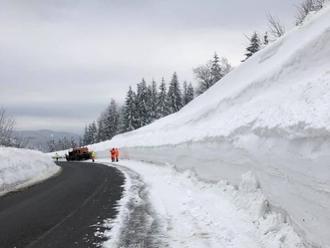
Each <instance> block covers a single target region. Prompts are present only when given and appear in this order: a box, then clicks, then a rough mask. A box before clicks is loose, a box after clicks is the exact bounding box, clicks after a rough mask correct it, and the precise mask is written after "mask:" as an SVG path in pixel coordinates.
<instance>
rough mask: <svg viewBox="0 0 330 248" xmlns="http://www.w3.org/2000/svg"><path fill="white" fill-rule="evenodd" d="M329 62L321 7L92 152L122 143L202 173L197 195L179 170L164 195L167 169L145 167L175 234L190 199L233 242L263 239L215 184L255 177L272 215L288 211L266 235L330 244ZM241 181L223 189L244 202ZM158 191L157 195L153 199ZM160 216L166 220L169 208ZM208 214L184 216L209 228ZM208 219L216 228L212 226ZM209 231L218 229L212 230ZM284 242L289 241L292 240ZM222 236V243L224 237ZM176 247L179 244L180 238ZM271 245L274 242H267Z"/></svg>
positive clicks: (329, 22)
mask: <svg viewBox="0 0 330 248" xmlns="http://www.w3.org/2000/svg"><path fill="white" fill-rule="evenodd" d="M329 58H330V7H325V8H324V9H322V10H321V11H319V12H318V13H313V14H311V16H310V17H309V18H308V20H306V22H305V23H304V25H302V26H298V27H296V28H295V29H294V30H292V31H291V32H289V33H287V34H286V35H285V36H283V37H281V38H280V39H278V40H277V41H276V42H274V43H272V44H270V45H268V46H267V47H266V48H264V49H263V50H261V51H260V52H258V53H256V54H255V55H254V56H253V57H251V58H250V59H248V60H247V61H246V62H245V63H243V64H242V65H241V66H239V67H237V68H236V69H235V70H233V71H232V72H231V73H229V74H228V75H226V76H225V77H224V78H223V79H222V80H220V81H219V82H218V83H217V84H215V85H214V86H213V87H211V88H210V89H209V90H208V91H206V92H205V93H204V94H202V95H201V96H199V97H197V98H196V99H195V100H193V101H192V102H191V103H189V104H188V105H186V106H185V107H184V108H183V109H182V110H180V111H179V112H177V113H175V114H172V115H170V116H167V117H165V118H163V119H160V120H158V121H155V122H154V123H152V124H151V125H148V126H145V127H143V128H140V129H138V130H135V131H132V132H129V133H125V134H121V135H117V136H115V137H114V138H113V139H112V140H110V141H107V142H102V143H98V144H95V145H91V146H90V148H91V149H93V150H95V151H96V152H97V154H98V157H105V156H108V150H109V148H111V147H120V149H121V152H122V157H124V158H127V159H131V160H139V161H148V162H151V163H153V164H154V167H155V168H158V169H159V170H160V171H161V169H160V168H161V167H159V165H164V164H170V165H172V166H173V168H175V169H176V170H177V171H180V172H184V173H188V174H189V173H194V175H195V177H196V178H198V179H193V180H194V181H196V182H195V183H194V185H191V186H193V187H194V191H193V192H191V194H190V193H187V192H189V191H185V190H184V189H185V185H184V184H185V183H187V184H189V182H187V181H186V180H185V178H184V177H183V176H182V177H183V178H181V176H179V175H178V178H177V179H178V180H181V179H182V180H183V182H182V184H180V183H179V182H176V183H174V184H173V185H172V186H171V183H169V184H168V185H167V186H168V189H170V190H169V191H166V190H162V188H158V187H162V186H161V185H164V184H166V181H164V180H166V179H167V178H168V177H167V175H168V174H166V173H165V174H164V179H161V175H159V176H160V177H159V179H158V180H157V181H158V182H156V181H154V180H153V178H152V177H153V174H152V171H153V170H152V169H151V168H152V166H149V167H148V168H149V169H150V170H151V171H150V174H148V173H149V172H148V173H147V172H146V173H145V175H147V174H148V175H149V176H145V177H144V179H145V180H146V181H147V182H148V183H150V184H151V185H152V186H154V188H158V190H157V191H158V192H162V193H161V194H162V198H161V199H160V200H159V201H162V204H163V206H165V208H166V207H167V209H171V210H173V213H174V217H173V220H172V223H173V226H172V227H171V228H173V229H174V230H178V231H179V230H180V227H176V226H175V225H174V223H177V224H178V225H179V223H178V222H176V221H177V219H175V211H178V212H177V214H178V215H179V214H180V213H179V212H180V206H182V204H184V203H185V204H192V205H193V206H201V208H200V210H199V211H200V212H203V211H205V213H209V214H210V215H209V219H211V220H218V221H216V223H220V227H218V229H219V230H220V229H221V228H224V232H223V235H225V234H227V235H226V236H227V238H228V239H229V240H232V242H234V243H233V244H234V245H237V244H239V243H240V242H242V240H245V242H246V244H247V245H250V246H251V247H252V246H253V244H255V243H253V242H256V240H258V239H259V238H258V237H257V238H256V239H254V234H253V232H251V233H249V235H247V234H246V233H244V230H245V228H246V229H249V230H254V229H253V227H247V225H248V224H246V222H244V221H243V223H242V221H241V219H240V217H237V218H236V217H235V213H236V212H235V209H234V210H232V209H233V208H232V205H231V203H230V202H229V203H228V201H226V200H224V198H225V199H226V198H228V197H229V196H227V195H226V194H225V193H221V191H222V190H223V189H225V188H226V186H219V182H222V181H224V180H225V181H228V182H229V183H230V184H231V185H236V186H239V185H240V184H241V181H242V176H243V175H245V176H244V178H246V179H247V181H249V180H250V179H251V178H254V179H253V180H252V179H251V180H252V181H253V182H254V183H255V184H256V185H258V187H257V190H256V192H261V191H262V194H263V196H264V197H265V198H266V199H267V201H268V205H269V209H270V210H271V213H273V215H274V216H276V214H275V213H282V216H284V217H283V221H282V224H279V225H277V224H275V226H276V227H274V228H273V229H270V230H269V231H266V232H264V234H265V235H267V234H268V233H273V232H275V233H276V232H279V233H281V232H282V231H281V230H285V228H286V227H287V228H288V229H290V227H289V226H287V225H285V222H289V223H290V225H291V226H293V227H294V229H295V231H296V232H297V233H298V234H299V235H300V236H301V237H302V238H303V239H304V240H305V242H306V244H308V245H312V246H315V247H324V248H329V247H330V235H329V234H330V233H329V226H330V167H329V161H330V152H329V151H330V59H329ZM156 164H157V165H156ZM128 166H129V167H132V168H133V167H134V164H131V163H129V164H128ZM157 166H158V167H157ZM145 168H146V167H145V165H139V166H136V171H137V172H138V173H141V174H142V176H144V172H145V171H144V170H145ZM164 170H165V169H164ZM187 171H188V172H187ZM189 171H190V172H189ZM155 173H156V172H155ZM247 173H248V174H247ZM186 175H187V174H186ZM200 181H204V182H205V183H206V182H212V183H214V185H217V186H214V187H208V186H207V187H206V188H204V189H205V190H204V189H203V187H202V186H201V185H203V183H202V182H200ZM243 181H246V180H243ZM157 184H159V186H157ZM220 184H221V183H220ZM244 185H245V184H244V183H243V185H241V187H240V189H242V190H240V191H238V192H236V191H235V190H234V189H226V190H227V191H232V194H229V195H236V196H237V197H236V199H238V198H240V199H244V196H245V194H240V192H244V190H245V189H246V190H248V188H249V187H250V186H249V184H247V185H246V187H245V186H244ZM198 187H200V188H198ZM165 188H166V187H164V189H165ZM180 188H182V191H180ZM188 188H189V187H188ZM254 188H255V187H254ZM175 190H177V191H175ZM195 190H196V191H195ZM172 192H179V193H178V194H176V193H174V196H173V197H174V198H179V199H177V200H178V202H176V203H178V204H179V205H176V203H175V204H174V201H171V199H170V198H171V193H172ZM196 192H199V194H196ZM212 192H213V193H214V195H213V196H214V197H216V196H217V195H218V197H219V199H218V198H212V197H213V196H212V197H211V198H212V199H213V200H215V199H218V201H216V200H215V201H213V203H214V204H213V207H214V209H212V208H210V207H208V205H205V209H204V205H203V204H202V202H208V198H207V196H208V195H209V194H211V193H212ZM151 194H153V193H152V191H151ZM224 194H225V196H224ZM248 194H249V193H246V195H248ZM256 194H258V193H256ZM152 196H153V197H154V198H155V199H159V197H158V198H157V196H156V195H152ZM195 198H196V199H195ZM167 201H168V202H167ZM237 201H239V200H237ZM250 203H251V204H252V205H251V207H252V208H251V209H253V211H255V210H256V209H259V207H258V206H260V205H258V204H257V205H255V202H253V201H252V202H250V201H249V200H247V202H246V205H249V204H250ZM167 204H169V205H167ZM171 204H173V205H171ZM217 204H219V206H218V205H217ZM221 204H224V206H226V207H225V208H223V207H222V206H221ZM253 205H255V207H253ZM160 206H161V204H159V205H157V207H160ZM218 207H219V209H218ZM227 207H228V210H226V209H227ZM164 211H165V210H164ZM231 211H233V212H231ZM262 213H263V212H262ZM171 214H172V213H171ZM226 215H228V216H230V217H231V218H230V219H231V220H232V223H231V224H232V225H236V224H235V223H236V221H237V223H238V225H243V227H242V229H240V231H242V233H236V232H235V231H237V230H236V229H234V231H230V228H231V225H230V223H229V221H228V220H226ZM164 216H167V215H166V213H164ZM202 216H203V217H202V218H201V217H200V216H194V213H193V208H192V209H191V211H190V212H189V211H188V212H187V216H186V218H187V219H189V218H190V219H191V220H194V221H195V222H196V226H195V227H196V229H197V230H198V228H199V225H202V226H203V228H204V227H205V228H207V225H208V223H205V222H204V221H206V222H207V220H208V218H206V217H205V216H206V214H205V215H202ZM258 216H259V219H260V216H261V218H263V216H264V215H263V214H261V215H260V213H259V215H258ZM259 219H258V220H259ZM277 219H278V218H277V217H271V218H270V219H268V217H267V218H266V219H265V221H261V222H260V228H258V230H256V232H255V233H258V232H261V230H263V226H264V223H266V224H265V226H268V224H267V221H269V222H275V223H280V222H277V221H278V220H277ZM280 219H281V218H280ZM254 220H256V218H255V219H254ZM222 221H224V222H223V223H225V224H224V225H222ZM209 224H210V225H211V226H212V225H213V224H214V223H209ZM227 224H228V225H229V226H227ZM283 225H284V226H285V227H284V229H282V226H283ZM176 228H178V229H176ZM212 228H213V229H212V230H214V229H216V226H212ZM250 228H252V229H250ZM188 229H189V227H187V229H185V230H184V231H183V230H182V233H181V234H182V237H190V236H189V235H191V234H192V233H193V232H195V231H196V230H191V232H189V230H188ZM207 230H208V231H207V232H206V233H207V235H206V236H207V237H209V236H210V234H214V231H212V230H211V229H207ZM279 230H280V231H279ZM283 232H284V233H285V231H283ZM288 232H290V231H288ZM170 233H171V232H170ZM197 233H198V232H197ZM174 234H175V231H173V235H174ZM199 235H200V234H199ZM217 235H218V234H215V236H214V237H213V238H208V240H209V242H210V243H211V244H214V242H216V240H217V238H218V236H217ZM235 235H238V236H235ZM211 236H212V235H211ZM182 237H181V238H182ZM290 237H291V236H290ZM182 239H183V238H182ZM192 240H193V238H192V239H191V241H192ZM281 240H282V241H286V240H287V237H284V238H283V239H281ZM290 240H291V238H290ZM173 242H174V241H173ZM187 242H189V240H188V241H187ZM222 242H223V243H221V244H224V245H226V241H224V240H222ZM235 242H236V243H235ZM261 242H264V241H261ZM271 242H272V241H271ZM274 242H277V241H274ZM293 243H294V242H293ZM227 244H229V241H228V243H227ZM173 245H178V244H176V243H175V242H174V243H173ZM247 245H244V246H243V247H245V246H247ZM188 247H189V245H188ZM255 247H258V246H255ZM265 247H272V245H270V244H268V243H265ZM279 247H281V246H279Z"/></svg>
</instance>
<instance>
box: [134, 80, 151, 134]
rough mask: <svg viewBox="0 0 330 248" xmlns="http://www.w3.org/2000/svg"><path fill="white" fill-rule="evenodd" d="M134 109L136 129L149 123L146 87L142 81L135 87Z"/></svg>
mask: <svg viewBox="0 0 330 248" xmlns="http://www.w3.org/2000/svg"><path fill="white" fill-rule="evenodd" d="M136 107H137V117H138V118H137V123H138V127H143V126H145V125H146V124H148V123H149V113H148V87H147V84H146V81H145V80H144V79H142V81H141V83H139V84H138V85H137V94H136Z"/></svg>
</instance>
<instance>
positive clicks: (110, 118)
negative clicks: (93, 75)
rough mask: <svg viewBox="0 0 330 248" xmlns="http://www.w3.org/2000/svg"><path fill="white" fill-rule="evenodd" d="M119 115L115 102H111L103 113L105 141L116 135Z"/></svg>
mask: <svg viewBox="0 0 330 248" xmlns="http://www.w3.org/2000/svg"><path fill="white" fill-rule="evenodd" d="M118 124H119V113H118V107H117V103H116V101H115V100H113V99H112V100H111V102H110V105H109V106H108V108H107V109H106V111H105V119H104V122H103V125H104V135H105V139H106V140H109V139H111V138H112V137H113V136H115V135H116V134H117V133H118Z"/></svg>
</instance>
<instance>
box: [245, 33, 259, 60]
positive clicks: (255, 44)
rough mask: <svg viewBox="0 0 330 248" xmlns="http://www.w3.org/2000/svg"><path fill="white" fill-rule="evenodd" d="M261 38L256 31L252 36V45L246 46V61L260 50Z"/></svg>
mask: <svg viewBox="0 0 330 248" xmlns="http://www.w3.org/2000/svg"><path fill="white" fill-rule="evenodd" d="M260 46H261V45H260V39H259V36H258V34H257V32H254V33H253V34H252V36H251V38H250V45H249V46H248V47H247V48H246V50H247V52H246V53H245V56H246V58H245V59H244V60H243V61H246V60H247V59H248V58H250V57H251V56H252V55H253V54H255V53H256V52H258V51H259V50H260Z"/></svg>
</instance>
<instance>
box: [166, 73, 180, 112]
mask: <svg viewBox="0 0 330 248" xmlns="http://www.w3.org/2000/svg"><path fill="white" fill-rule="evenodd" d="M167 103H168V108H169V111H170V113H175V112H177V111H179V110H180V109H181V108H182V93H181V90H180V85H179V80H178V76H177V74H176V72H174V73H173V76H172V79H171V82H170V85H169V88H168V93H167Z"/></svg>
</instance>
